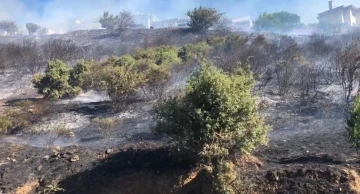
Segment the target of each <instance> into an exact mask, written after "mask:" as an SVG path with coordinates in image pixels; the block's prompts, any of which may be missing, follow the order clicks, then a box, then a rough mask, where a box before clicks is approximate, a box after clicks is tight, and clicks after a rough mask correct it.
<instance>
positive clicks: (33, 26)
mask: <svg viewBox="0 0 360 194" xmlns="http://www.w3.org/2000/svg"><path fill="white" fill-rule="evenodd" d="M26 29H27V30H28V32H29V35H32V34H35V33H36V32H37V31H38V30H40V29H41V26H39V25H37V24H34V23H26Z"/></svg>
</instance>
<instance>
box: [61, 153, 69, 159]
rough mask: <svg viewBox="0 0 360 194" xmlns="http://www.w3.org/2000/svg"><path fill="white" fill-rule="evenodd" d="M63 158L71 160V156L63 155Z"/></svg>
mask: <svg viewBox="0 0 360 194" xmlns="http://www.w3.org/2000/svg"><path fill="white" fill-rule="evenodd" d="M61 157H62V158H65V159H70V158H71V155H70V154H63V155H62V156H61Z"/></svg>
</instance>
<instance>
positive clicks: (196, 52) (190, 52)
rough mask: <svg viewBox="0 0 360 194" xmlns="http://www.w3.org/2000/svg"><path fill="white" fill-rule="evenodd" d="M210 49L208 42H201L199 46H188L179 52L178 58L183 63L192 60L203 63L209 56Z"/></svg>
mask: <svg viewBox="0 0 360 194" xmlns="http://www.w3.org/2000/svg"><path fill="white" fill-rule="evenodd" d="M209 49H210V47H209V45H207V44H206V42H201V43H197V44H187V45H185V46H183V47H181V49H180V50H179V52H178V57H179V58H180V59H181V60H182V61H183V62H185V63H186V62H191V61H192V60H198V61H203V60H204V59H205V58H206V55H207V54H208V51H209Z"/></svg>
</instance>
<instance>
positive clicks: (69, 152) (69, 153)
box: [66, 151, 74, 155]
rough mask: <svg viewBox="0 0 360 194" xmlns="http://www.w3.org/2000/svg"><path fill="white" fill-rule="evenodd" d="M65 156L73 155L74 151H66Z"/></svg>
mask: <svg viewBox="0 0 360 194" xmlns="http://www.w3.org/2000/svg"><path fill="white" fill-rule="evenodd" d="M66 154H68V155H73V154H74V151H67V152H66Z"/></svg>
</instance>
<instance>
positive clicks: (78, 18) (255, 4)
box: [0, 0, 360, 33]
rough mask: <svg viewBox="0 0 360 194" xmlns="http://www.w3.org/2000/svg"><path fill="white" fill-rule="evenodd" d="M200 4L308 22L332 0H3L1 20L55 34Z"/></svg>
mask: <svg viewBox="0 0 360 194" xmlns="http://www.w3.org/2000/svg"><path fill="white" fill-rule="evenodd" d="M351 4H352V5H354V6H356V7H360V1H358V0H341V1H340V0H334V7H337V6H340V5H351ZM198 6H204V7H213V8H216V9H218V10H219V11H221V12H225V13H226V16H227V17H229V18H241V17H246V16H251V17H252V19H256V18H257V17H258V15H259V14H260V13H262V12H276V11H288V12H292V13H296V14H298V15H300V16H301V18H302V22H304V23H315V22H317V18H316V17H317V13H320V12H323V11H326V10H327V9H328V0H301V1H300V0H287V1H284V0H222V1H219V0H181V1H179V0H76V1H73V0H11V1H9V0H0V20H13V21H15V22H16V23H17V24H18V25H19V26H20V28H21V29H22V31H23V32H25V23H27V22H33V23H37V24H40V25H42V26H44V27H47V28H49V29H50V31H51V32H53V33H64V32H67V31H70V30H80V29H97V28H100V24H99V23H98V19H99V17H101V15H102V13H103V12H104V11H109V12H110V13H113V14H117V13H119V12H120V11H121V10H123V9H125V10H129V11H131V12H132V13H136V12H138V11H139V12H142V13H152V14H155V15H156V16H157V17H158V18H159V19H169V18H184V17H185V13H186V11H188V10H191V9H193V8H195V7H198Z"/></svg>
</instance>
